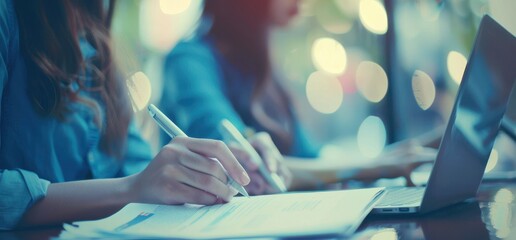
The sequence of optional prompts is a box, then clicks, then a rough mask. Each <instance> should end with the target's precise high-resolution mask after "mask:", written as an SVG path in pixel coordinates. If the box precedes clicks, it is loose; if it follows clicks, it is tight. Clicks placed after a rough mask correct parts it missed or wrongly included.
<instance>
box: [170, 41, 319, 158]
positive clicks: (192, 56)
mask: <svg viewBox="0 0 516 240" xmlns="http://www.w3.org/2000/svg"><path fill="white" fill-rule="evenodd" d="M250 78H252V76H248V75H245V74H242V73H241V71H239V69H237V68H236V67H235V66H234V65H232V64H231V63H229V62H228V61H227V59H225V57H224V56H222V55H221V54H220V53H219V52H218V50H217V48H216V47H215V46H214V43H213V41H212V40H211V39H210V38H208V37H198V38H193V39H191V40H188V41H183V42H180V43H179V44H178V45H177V46H176V47H175V48H174V49H173V50H172V52H171V53H170V54H169V55H168V56H167V58H166V60H165V66H164V75H163V79H164V83H163V93H162V97H161V102H160V108H161V110H162V111H163V112H164V113H165V114H166V115H167V116H168V117H169V118H171V119H173V120H174V121H175V122H176V123H177V124H178V125H179V127H181V128H182V129H183V130H184V131H185V132H186V133H187V134H188V135H190V136H192V137H203V138H213V139H221V138H222V136H221V134H220V133H219V132H218V130H217V129H218V125H219V123H220V121H221V120H222V119H224V118H226V119H228V120H230V121H231V122H232V123H233V124H234V125H235V126H236V127H237V128H238V129H239V130H240V131H242V132H243V131H245V128H246V127H251V128H253V129H254V130H256V131H264V128H263V127H262V126H261V125H260V124H259V123H258V122H257V121H256V119H255V118H254V117H253V115H252V113H251V111H250V109H249V106H250V99H251V98H250V96H251V95H252V85H251V84H252V82H253V81H250V80H252V79H250ZM293 129H294V131H293V144H292V146H291V148H290V152H288V153H283V154H286V155H291V156H296V157H303V158H314V157H317V155H318V151H319V149H318V148H317V147H314V145H313V144H312V143H310V141H309V140H308V137H307V135H306V133H305V131H304V129H303V128H302V127H301V126H300V124H299V122H298V121H296V120H295V119H294V123H293ZM168 139H169V138H168V136H166V134H162V142H163V143H165V142H166V140H168Z"/></svg>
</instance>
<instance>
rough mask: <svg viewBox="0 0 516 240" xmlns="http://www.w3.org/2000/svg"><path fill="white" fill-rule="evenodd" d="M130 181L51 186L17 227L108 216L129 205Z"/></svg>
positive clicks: (117, 179) (102, 180)
mask: <svg viewBox="0 0 516 240" xmlns="http://www.w3.org/2000/svg"><path fill="white" fill-rule="evenodd" d="M130 178H131V177H127V178H115V179H95V180H83V181H75V182H65V183H54V184H51V185H50V186H49V187H48V191H47V195H46V197H45V198H43V199H41V200H40V201H38V202H37V203H35V204H34V205H33V206H32V207H31V208H30V209H29V210H28V211H27V212H26V214H25V215H24V217H23V219H22V221H21V223H20V226H22V227H30V226H41V225H58V224H61V223H63V222H71V221H78V220H91V219H98V218H102V217H106V216H109V215H111V214H113V213H114V212H116V211H118V210H119V209H120V208H122V207H123V206H124V205H126V204H127V203H129V202H131V201H132V197H131V194H130V191H129V181H130Z"/></svg>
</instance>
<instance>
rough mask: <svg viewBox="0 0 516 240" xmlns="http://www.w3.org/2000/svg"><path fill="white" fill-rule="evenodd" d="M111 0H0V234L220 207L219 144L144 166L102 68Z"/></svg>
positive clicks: (125, 112) (227, 159)
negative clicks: (159, 208) (134, 207)
mask: <svg viewBox="0 0 516 240" xmlns="http://www.w3.org/2000/svg"><path fill="white" fill-rule="evenodd" d="M113 8H114V1H110V2H109V4H108V5H107V4H106V2H105V1H102V0H82V1H65V0H63V1H52V2H48V1H44V0H16V1H14V0H5V1H0V39H1V42H0V43H1V44H0V99H1V108H0V128H1V131H0V140H1V142H0V229H12V228H15V227H17V226H20V227H28V226H39V225H54V224H60V223H63V222H66V221H77V220H87V219H94V218H101V217H106V216H108V215H109V214H112V213H114V212H115V211H117V210H118V209H120V208H121V207H123V206H124V205H125V204H127V203H129V202H144V203H160V204H183V203H196V204H207V205H209V204H215V203H224V202H228V201H230V199H231V198H232V196H233V195H235V193H236V191H235V190H232V189H230V188H229V187H228V185H227V178H226V175H225V173H224V169H223V168H222V167H221V165H220V164H218V163H216V162H215V161H213V160H211V159H209V157H213V158H218V159H219V160H220V162H221V163H222V165H224V167H225V168H226V170H227V171H228V172H229V174H230V175H231V176H232V177H234V178H235V179H236V181H237V182H239V183H241V184H243V185H246V184H248V182H249V176H248V175H247V174H246V172H245V170H244V168H243V167H242V166H241V165H240V164H239V163H238V161H237V160H236V158H235V157H234V156H233V154H232V153H231V152H230V150H229V149H228V148H227V147H226V145H225V144H223V143H222V142H220V141H215V140H205V139H191V138H182V137H178V138H175V139H174V140H173V141H172V142H170V143H169V144H167V145H166V146H164V147H163V148H162V149H161V151H160V152H159V153H158V154H157V155H156V156H154V157H153V156H152V155H151V151H150V148H149V146H148V145H147V143H145V142H144V141H143V139H142V138H141V137H140V134H139V133H138V131H137V129H136V127H135V125H134V123H133V112H132V106H131V101H130V100H129V95H128V91H127V89H126V87H127V86H126V83H125V79H123V77H122V76H121V73H120V72H118V71H117V68H116V64H115V63H114V62H113V55H112V51H111V39H110V30H109V29H110V22H111V16H112V14H113Z"/></svg>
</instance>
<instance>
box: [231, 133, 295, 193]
mask: <svg viewBox="0 0 516 240" xmlns="http://www.w3.org/2000/svg"><path fill="white" fill-rule="evenodd" d="M248 141H249V143H251V145H252V146H253V147H254V148H255V150H256V151H257V152H258V154H259V155H260V157H261V159H260V161H261V162H263V163H264V164H265V165H266V166H267V168H268V170H269V171H270V172H271V173H276V174H278V176H280V177H281V179H282V180H283V182H284V183H285V186H287V188H288V186H290V183H291V182H292V175H291V173H290V171H289V170H288V168H287V166H286V165H285V164H284V163H283V156H282V155H281V153H280V152H279V150H278V148H277V147H276V145H274V142H273V141H272V139H271V137H270V135H269V134H268V133H266V132H260V133H257V134H255V135H254V136H253V137H251V138H249V139H248ZM230 149H231V151H232V152H233V153H234V154H235V156H236V157H237V159H238V160H239V161H240V163H241V164H242V165H243V166H244V167H245V169H246V170H247V172H248V173H249V176H250V177H251V183H250V184H249V185H247V186H246V190H247V191H248V192H249V194H251V195H260V194H271V193H277V192H278V190H277V189H275V188H274V187H272V186H270V185H269V184H268V183H267V182H266V180H265V179H264V177H263V176H262V175H261V173H260V172H259V170H258V168H259V165H258V164H257V163H255V162H254V161H253V160H252V159H251V156H250V155H249V154H248V153H247V152H245V150H243V149H242V148H240V147H239V146H235V145H230Z"/></svg>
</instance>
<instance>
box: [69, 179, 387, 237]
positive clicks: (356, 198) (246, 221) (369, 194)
mask: <svg viewBox="0 0 516 240" xmlns="http://www.w3.org/2000/svg"><path fill="white" fill-rule="evenodd" d="M381 192H382V188H373V189H360V190H345V191H328V192H308V193H288V194H278V195H267V196H254V197H251V198H245V197H235V198H234V199H233V200H232V201H231V202H230V203H227V204H222V205H215V206H199V205H181V206H169V205H155V204H139V203H131V204H128V205H127V206H125V207H124V208H123V209H121V210H120V211H119V212H117V213H115V214H114V215H112V216H110V217H108V218H105V219H101V220H98V221H85V222H76V223H74V225H75V226H76V227H73V226H72V225H67V226H65V232H63V234H62V235H61V237H63V238H65V237H66V236H70V237H88V236H91V237H99V236H103V237H109V236H111V237H116V236H119V237H122V236H123V237H131V236H132V237H135V238H137V237H154V238H190V239H191V238H230V237H269V236H278V237H281V236H310V235H321V234H339V235H350V234H352V233H353V232H354V231H355V230H356V228H357V227H358V226H359V225H360V223H361V222H362V220H363V219H364V218H365V216H366V215H367V214H368V213H369V211H370V210H371V208H372V207H373V205H374V202H375V201H376V199H377V198H378V196H379V195H380V193H381Z"/></svg>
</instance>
